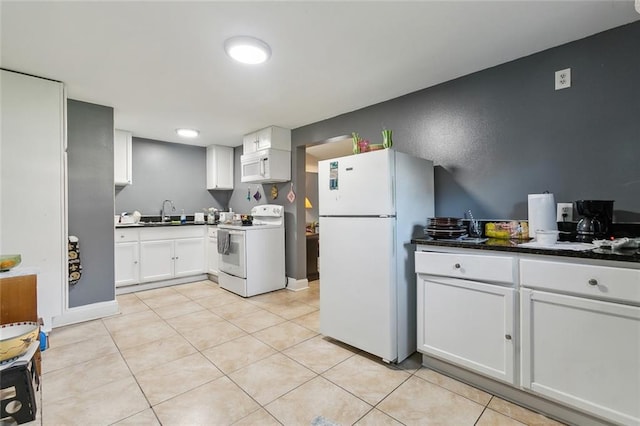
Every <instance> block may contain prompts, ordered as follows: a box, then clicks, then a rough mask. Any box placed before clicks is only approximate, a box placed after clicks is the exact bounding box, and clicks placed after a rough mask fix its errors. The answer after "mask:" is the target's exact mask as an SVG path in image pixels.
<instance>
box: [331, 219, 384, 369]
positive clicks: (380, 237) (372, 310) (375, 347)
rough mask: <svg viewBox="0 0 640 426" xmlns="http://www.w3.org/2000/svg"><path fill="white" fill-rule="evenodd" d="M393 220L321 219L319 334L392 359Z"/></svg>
mask: <svg viewBox="0 0 640 426" xmlns="http://www.w3.org/2000/svg"><path fill="white" fill-rule="evenodd" d="M394 225H395V219H394V218H333V217H321V218H320V229H321V232H322V240H321V244H320V258H321V259H322V271H321V273H322V281H321V287H322V291H321V292H320V331H321V332H322V334H324V335H326V336H330V337H333V338H335V339H337V340H340V341H342V342H345V343H348V344H349V345H352V346H355V347H357V348H360V349H363V350H365V351H367V352H369V353H372V354H374V355H377V356H379V357H381V358H383V359H385V360H387V361H393V360H395V359H396V358H397V330H396V324H397V313H396V296H397V294H396V282H395V278H394V277H395V256H396V254H395V253H394V244H393V241H394V232H395V226H394Z"/></svg>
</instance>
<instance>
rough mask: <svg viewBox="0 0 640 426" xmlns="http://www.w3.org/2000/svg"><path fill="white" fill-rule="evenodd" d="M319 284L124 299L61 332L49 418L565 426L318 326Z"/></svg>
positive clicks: (45, 384) (42, 420)
mask: <svg viewBox="0 0 640 426" xmlns="http://www.w3.org/2000/svg"><path fill="white" fill-rule="evenodd" d="M319 294H320V289H319V283H318V282H317V281H315V282H312V283H311V284H310V288H309V289H308V290H304V291H300V292H290V291H287V290H281V291H277V292H274V293H268V294H263V295H259V296H255V297H252V298H249V299H244V298H242V297H239V296H236V295H234V294H231V293H229V292H226V291H225V290H222V289H220V288H219V287H218V285H217V284H216V283H214V282H211V281H202V282H197V283H190V284H184V285H179V286H174V287H167V288H161V289H156V290H149V291H144V292H139V293H132V294H126V295H121V296H118V303H119V305H120V309H121V314H120V315H117V316H113V317H110V318H104V319H101V320H96V321H91V322H85V323H82V324H77V325H73V326H68V327H63V328H57V329H54V330H53V331H52V332H51V334H50V336H49V343H50V347H49V349H48V350H46V351H45V352H44V353H43V377H42V387H41V399H42V401H41V404H40V407H39V411H38V418H37V419H36V421H35V422H32V423H33V424H42V425H45V426H48V425H56V426H57V425H83V426H84V425H160V424H161V425H172V426H173V425H231V424H235V425H261V426H262V425H279V424H283V425H311V424H312V422H314V420H315V422H318V419H317V418H318V417H319V416H321V417H322V419H324V420H326V421H327V422H330V423H328V424H340V425H350V424H357V425H401V424H406V425H414V424H420V425H430V424H437V425H456V426H464V425H481V426H486V425H523V424H526V425H560V423H557V422H555V421H553V420H551V419H548V418H546V417H544V416H542V415H539V414H536V413H534V412H531V411H529V410H526V409H524V408H522V407H519V406H517V405H514V404H511V403H509V402H507V401H504V400H502V399H500V398H498V397H495V396H492V395H490V394H487V393H485V392H483V391H481V390H478V389H474V388H472V387H470V386H468V385H466V384H463V383H460V382H458V381H456V380H453V379H451V378H448V377H446V376H443V375H441V374H439V373H437V372H435V371H432V370H429V369H426V368H424V367H421V365H420V356H419V354H417V353H416V354H414V355H413V356H412V357H410V358H409V359H408V360H406V361H405V362H403V363H401V364H400V365H386V364H384V363H382V362H381V361H380V360H379V359H376V358H374V357H372V356H370V355H368V354H366V353H363V352H362V351H359V350H357V349H355V348H352V347H349V346H347V345H344V344H341V343H338V342H336V341H333V340H331V339H328V338H325V337H323V336H322V335H320V334H319V306H320V302H319Z"/></svg>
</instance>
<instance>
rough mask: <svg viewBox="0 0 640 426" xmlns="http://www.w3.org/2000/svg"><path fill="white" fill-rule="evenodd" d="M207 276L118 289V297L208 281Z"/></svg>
mask: <svg viewBox="0 0 640 426" xmlns="http://www.w3.org/2000/svg"><path fill="white" fill-rule="evenodd" d="M208 279H209V276H208V275H207V274H200V275H192V276H190V277H181V278H173V279H170V280H165V281H152V282H148V283H141V284H133V285H128V286H124V287H116V295H120V294H127V293H134V292H136V291H144V290H153V289H156V288H160V287H168V286H172V285H178V284H187V283H192V282H197V281H205V280H208Z"/></svg>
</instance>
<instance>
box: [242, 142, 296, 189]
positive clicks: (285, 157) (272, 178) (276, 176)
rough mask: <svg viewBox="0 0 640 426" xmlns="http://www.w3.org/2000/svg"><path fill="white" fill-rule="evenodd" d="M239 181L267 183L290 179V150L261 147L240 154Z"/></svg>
mask: <svg viewBox="0 0 640 426" xmlns="http://www.w3.org/2000/svg"><path fill="white" fill-rule="evenodd" d="M240 168H241V175H240V176H241V178H240V181H241V182H249V183H267V182H286V181H289V180H291V152H290V151H281V150H279V149H263V150H262V151H256V152H252V153H250V154H244V155H241V156H240Z"/></svg>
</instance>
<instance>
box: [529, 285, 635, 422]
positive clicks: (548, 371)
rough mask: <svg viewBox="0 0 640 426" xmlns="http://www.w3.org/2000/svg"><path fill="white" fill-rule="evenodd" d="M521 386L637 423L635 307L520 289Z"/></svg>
mask: <svg viewBox="0 0 640 426" xmlns="http://www.w3.org/2000/svg"><path fill="white" fill-rule="evenodd" d="M521 298H522V301H521V303H522V324H521V326H522V386H523V387H525V388H528V389H531V390H533V391H534V392H537V393H540V394H543V395H545V396H547V397H550V398H553V399H555V400H557V401H560V402H563V403H566V404H570V405H572V406H574V407H577V408H579V409H583V410H585V411H588V412H591V413H593V414H596V415H599V416H603V417H605V418H607V419H610V420H612V421H614V422H616V423H620V424H625V425H630V424H634V425H638V424H640V404H639V401H640V308H639V307H637V306H628V305H622V304H617V303H611V302H603V301H598V300H591V299H586V298H580V297H573V296H565V295H560V294H552V293H546V292H543V291H537V290H529V289H523V290H522V296H521Z"/></svg>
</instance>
